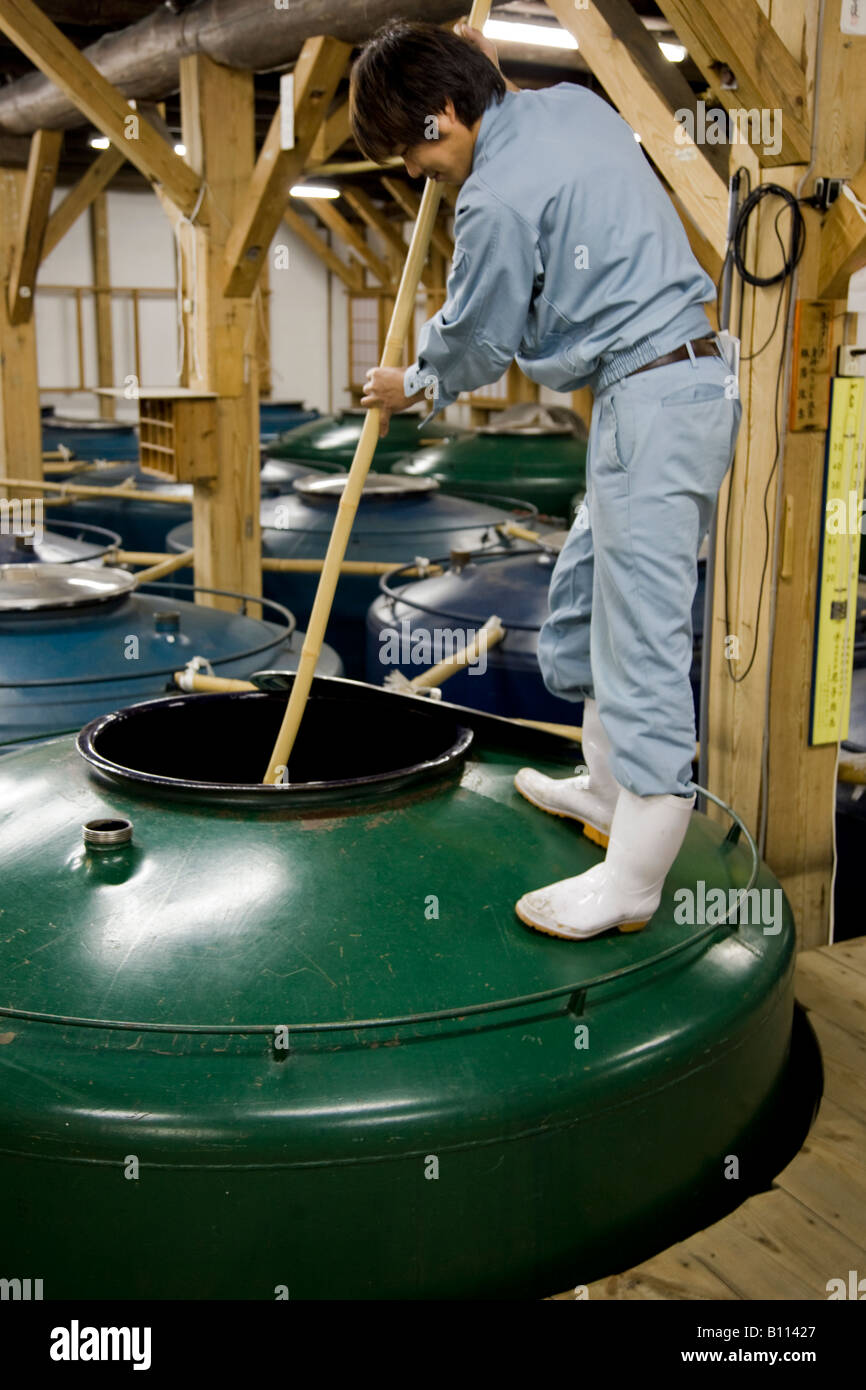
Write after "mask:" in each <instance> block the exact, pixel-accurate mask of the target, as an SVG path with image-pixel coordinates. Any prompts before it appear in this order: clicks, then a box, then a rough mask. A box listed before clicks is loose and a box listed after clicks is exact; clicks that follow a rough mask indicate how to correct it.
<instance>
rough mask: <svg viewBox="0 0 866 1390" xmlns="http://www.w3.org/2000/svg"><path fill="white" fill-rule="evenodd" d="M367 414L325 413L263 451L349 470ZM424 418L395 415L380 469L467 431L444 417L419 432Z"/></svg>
mask: <svg viewBox="0 0 866 1390" xmlns="http://www.w3.org/2000/svg"><path fill="white" fill-rule="evenodd" d="M367 414H368V412H367V411H366V410H341V411H339V412H338V413H337V414H336V415H322V416H320V417H319V419H317V420H310V421H308V422H307V423H306V424H303V425H297V426H296V427H295V428H293V429H290V430H287V431H286V432H285V434H281V435H280V436H279V438H278V439H274V440H270V441H269V442H268V443H267V444H265V446H264V448H263V450H262V453H263V455H264V457H265V459H288V460H290V461H291V462H293V463H306V464H309V465H311V466H313V467H322V466H323V465H328V466H330V467H334V466H339V467H341V468H346V469H348V468H349V467H350V466H351V463H352V460H353V458H354V457H355V450H356V449H357V447H358V441H359V439H360V438H361V431H362V430H363V428H364V421H365V420H366V418H367ZM422 418H423V417H422V415H421V414H420V413H417V412H415V411H409V412H407V413H406V414H403V415H392V417H391V422H390V425H389V428H388V433H387V435H386V436H385V438H384V439H380V440H379V442H378V444H377V445H376V471H377V472H379V473H390V471H391V467H392V465H393V464H395V463H396V462H397V460H398V459H402V458H405V456H406V455H407V454H409V453H412V452H414V450H416V449H423V448H425V447H427V446H429V445H430V442H431V441H433V440H444V439H457V438H460V436H461V435H463V434H465V433H466V431H465V430H461V429H460V427H459V426H457V425H446V424H445V422H444V421H443V420H431V421H430V423H429V425H425V427H424V430H423V432H422V433H419V430H418V427H419V425H420V424H421V420H422ZM502 490H503V489H502V488H500V489H499V491H500V492H502Z"/></svg>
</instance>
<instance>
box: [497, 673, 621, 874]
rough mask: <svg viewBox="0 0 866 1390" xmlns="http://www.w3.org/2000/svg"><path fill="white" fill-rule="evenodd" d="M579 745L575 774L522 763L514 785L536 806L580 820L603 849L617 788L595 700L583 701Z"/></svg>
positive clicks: (586, 833) (605, 844)
mask: <svg viewBox="0 0 866 1390" xmlns="http://www.w3.org/2000/svg"><path fill="white" fill-rule="evenodd" d="M582 747H583V756H584V757H585V759H586V769H585V770H582V771H580V772H578V774H577V776H576V777H559V778H557V777H545V775H544V773H543V772H536V771H535V769H534V768H531V767H522V768H521V769H520V771H519V772H518V774H517V776H516V777H515V779H514V785H515V787H516V788H517V790H518V791H519V792H520V795H521V796H525V797H526V800H527V801H531V802H532V804H533V806H537V807H538V808H539V810H541V811H549V812H550V814H551V815H552V816H568V817H570V819H572V820H577V821H580V822H581V824H582V826H583V833H584V835H586V836H587V838H588V839H590V840H592V841H594V843H595V844H597V845H601V847H602V849H606V848H607V843H608V839H609V837H610V823H611V821H612V820H613V813H614V808H615V807H616V799H617V797H618V796H619V790H620V788H619V783H618V782H617V781H616V779H615V778H614V775H613V773H612V772H611V770H610V751H611V749H610V742H609V740H608V737H607V734H606V733H605V732H604V729H603V728H602V724H601V720H600V719H599V717H598V705H597V704H596V702H595V700H585V701H584V705H583V742H582Z"/></svg>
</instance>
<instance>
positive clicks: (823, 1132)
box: [560, 937, 866, 1301]
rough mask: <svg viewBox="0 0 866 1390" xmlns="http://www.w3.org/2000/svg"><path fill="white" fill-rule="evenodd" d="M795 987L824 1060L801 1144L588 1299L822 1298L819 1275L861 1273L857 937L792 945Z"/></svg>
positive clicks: (860, 956) (863, 953) (863, 1037)
mask: <svg viewBox="0 0 866 1390" xmlns="http://www.w3.org/2000/svg"><path fill="white" fill-rule="evenodd" d="M796 993H797V998H798V1000H799V1001H800V1003H801V1004H802V1005H803V1006H804V1008H806V1009H807V1010H808V1011H809V1021H810V1023H811V1025H812V1027H813V1029H814V1030H815V1033H816V1036H817V1038H818V1041H819V1043H820V1046H821V1053H822V1058H823V1064H824V1094H823V1097H822V1100H821V1107H820V1110H819V1112H818V1115H817V1118H816V1120H815V1123H814V1125H813V1127H812V1130H811V1131H810V1134H809V1137H808V1139H807V1140H806V1143H805V1144H804V1145H803V1148H802V1149H801V1150H800V1152H799V1153H798V1154H797V1155H796V1157H795V1158H794V1159H792V1161H791V1162H790V1163H789V1165H788V1167H787V1168H785V1169H784V1170H783V1171H782V1172H781V1173H780V1174H779V1176H778V1177H777V1178H776V1180H775V1183H774V1185H773V1188H772V1190H771V1191H769V1192H762V1193H760V1194H759V1195H758V1196H757V1197H752V1198H750V1199H749V1201H747V1202H744V1203H743V1205H742V1206H741V1207H739V1208H738V1209H737V1210H736V1211H735V1212H732V1213H731V1214H730V1216H726V1217H725V1218H724V1220H722V1221H718V1222H716V1224H715V1225H714V1226H710V1227H708V1228H707V1230H705V1231H699V1232H697V1233H696V1234H695V1235H693V1236H690V1237H689V1238H688V1240H684V1241H682V1242H681V1243H680V1244H679V1245H674V1246H672V1247H671V1249H670V1250H665V1251H663V1252H662V1253H661V1254H659V1255H656V1256H654V1257H653V1258H652V1259H650V1260H646V1261H645V1262H644V1263H643V1264H641V1265H638V1266H637V1267H636V1268H635V1269H630V1270H627V1271H625V1272H624V1273H622V1274H616V1275H612V1276H610V1277H609V1278H606V1279H599V1280H597V1281H596V1282H595V1283H593V1284H590V1285H589V1290H588V1292H589V1297H590V1298H591V1299H603V1300H606V1301H610V1300H612V1299H613V1300H623V1299H686V1300H688V1299H763V1298H766V1299H780V1300H789V1299H805V1300H817V1299H821V1300H825V1299H826V1298H827V1281H828V1280H829V1279H832V1278H841V1279H845V1280H846V1281H847V1278H848V1271H849V1270H851V1269H855V1270H858V1271H859V1273H860V1274H861V1275H866V937H863V938H859V939H858V940H856V941H845V942H842V943H840V944H839V945H838V946H824V947H821V948H820V949H819V950H815V951H806V952H804V953H803V954H802V955H801V956H800V958H799V960H798V963H797V990H796ZM573 1296H574V1295H573V1294H571V1295H568V1294H563V1295H560V1297H562V1298H568V1297H572V1298H573Z"/></svg>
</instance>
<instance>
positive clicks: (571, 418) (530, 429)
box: [478, 401, 587, 439]
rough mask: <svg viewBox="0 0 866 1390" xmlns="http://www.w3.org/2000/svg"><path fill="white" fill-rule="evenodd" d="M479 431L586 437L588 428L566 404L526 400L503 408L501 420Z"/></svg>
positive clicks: (482, 432)
mask: <svg viewBox="0 0 866 1390" xmlns="http://www.w3.org/2000/svg"><path fill="white" fill-rule="evenodd" d="M478 433H479V434H500V435H501V434H517V435H524V434H530V435H532V434H567V435H571V436H572V437H573V438H575V439H586V437H587V430H586V426H585V425H584V423H583V421H582V420H581V418H580V416H579V415H576V414H575V412H574V411H573V410H569V408H568V407H567V406H564V405H540V404H538V403H537V402H535V401H525V402H521V403H520V404H518V405H514V406H511V407H510V408H509V409H508V410H503V412H502V414H501V415H500V416H499V418H498V420H495V421H493V422H491V423H490V424H489V425H483V426H482V427H481V429H479V431H478Z"/></svg>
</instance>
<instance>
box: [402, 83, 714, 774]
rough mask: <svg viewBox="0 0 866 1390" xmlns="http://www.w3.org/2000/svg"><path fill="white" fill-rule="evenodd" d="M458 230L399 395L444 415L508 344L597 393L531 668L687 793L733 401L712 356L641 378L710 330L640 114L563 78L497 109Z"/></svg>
mask: <svg viewBox="0 0 866 1390" xmlns="http://www.w3.org/2000/svg"><path fill="white" fill-rule="evenodd" d="M454 243H455V244H454V258H453V263H452V269H451V273H450V275H449V277H448V285H447V298H446V301H445V304H444V305H443V307H442V308H441V309H440V311H439V312H438V313H437V314H435V315H434V316H433V318H432V319H430V320H429V321H428V322H427V323H426V324H425V325H424V327H423V329H422V330H421V333H420V334H419V339H418V359H417V361H416V362H415V363H414V364H413V365H412V366H411V367H410V368H409V369H408V370H407V372H406V374H405V379H404V389H405V392H406V394H407V395H414V394H415V393H416V392H417V391H419V390H422V389H424V390H425V391H426V393H427V395H428V398H430V399H431V400H432V402H433V407H434V409H433V414H435V413H437V412H438V411H439V410H441V409H443V408H444V407H445V406H447V405H449V404H451V403H452V402H453V401H454V400H456V399H457V396H458V395H459V394H460V393H461V392H462V391H471V390H474V389H475V388H476V387H478V386H483V385H486V384H488V383H489V382H492V381H496V380H498V379H499V377H501V375H502V373H503V372H504V371H505V370H506V369H507V367H508V365H509V363H510V362H511V361H512V359H514V358H515V357H516V359H517V363H518V365H519V366H520V367H521V369H522V370H523V371H524V372H525V374H526V375H527V376H528V377H529V378H530V379H531V380H533V381H536V382H538V383H539V384H541V385H544V386H549V387H552V388H553V389H554V390H557V391H573V390H577V389H578V388H579V387H581V386H590V387H591V388H592V390H593V393H594V406H593V415H592V426H591V429H590V436H589V448H588V453H587V497H586V502H585V504H584V506H583V507H582V508H581V510H580V511H579V512H578V515H577V517H576V519H575V523H574V525H573V527H572V529H571V531H570V533H569V536H568V540H567V542H566V544H565V545H564V547H563V549H562V552H561V554H560V556H559V560H558V562H557V565H556V567H555V569H554V572H553V576H552V580H551V587H550V616H549V618H548V620H547V622H546V623H545V624H544V626H543V628H542V631H541V635H540V640H539V652H538V655H539V663H540V665H541V671H542V675H543V677H544V681H545V684H546V685H547V687H548V689H550V690H551V691H552V692H553V693H554V694H556V695H559V696H562V697H563V698H564V699H567V700H573V701H580V700H583V699H584V698H585V697H587V696H593V695H594V697H595V699H596V700H597V701H598V709H599V716H600V718H601V721H602V724H603V725H604V728H605V731H606V733H607V735H608V738H609V739H610V742H611V746H612V749H613V753H612V758H611V765H612V770H613V772H614V775H615V777H616V778H617V781H618V782H619V783H620V785H621V786H624V787H627V788H628V789H629V790H630V791H633V792H635V793H636V794H637V795H639V796H648V795H652V794H657V793H678V794H680V795H687V794H690V792H691V790H692V789H693V785H692V782H691V761H692V757H693V753H694V743H695V720H694V706H693V700H692V693H691V686H690V683H689V669H690V666H691V660H692V626H691V612H692V603H693V600H694V594H695V589H696V585H697V552H698V548H699V546H700V542H701V540H702V538H703V536H704V534H705V533H706V530H707V527H708V525H709V522H710V519H711V516H712V510H713V505H714V502H715V498H716V495H717V493H718V489H719V487H720V485H721V482H722V479H723V478H724V475H725V473H726V471H727V469H728V467H729V465H730V461H731V458H732V456H733V450H734V444H735V442H736V434H737V429H738V427H739V421H740V403H739V400H738V392H737V389H736V378H735V377H734V376H733V375H732V374H731V371H730V368H729V366H728V364H727V362H726V361H725V360H724V358H723V357H722V355H721V352H720V354H719V356H718V357H696V356H695V355H694V354H693V353H690V356H689V359H688V360H686V361H684V362H678V363H673V364H670V365H667V366H663V367H654V368H652V369H651V370H650V371H647V372H642V373H640V374H639V375H637V376H633V375H631V373H634V372H635V371H636V370H637V369H638V368H640V367H643V366H646V365H648V364H649V363H650V362H652V361H654V360H655V359H656V358H657V357H660V356H662V355H664V354H666V353H668V352H670V351H672V350H673V349H674V348H678V347H681V346H682V345H683V344H686V343H689V342H690V341H691V340H692V339H695V338H703V337H706V336H707V335H708V333H709V332H710V325H709V321H708V319H707V314H706V310H705V308H704V305H705V304H706V303H708V302H709V301H711V300H712V299H713V298H714V297H715V287H714V286H713V283H712V281H711V280H710V279H709V277H708V276H707V275H705V274H704V272H703V271H702V270H701V268H700V266H699V265H698V263H697V261H696V260H695V259H694V257H693V255H692V253H691V249H690V247H689V244H688V240H687V238H686V235H685V232H684V230H683V227H682V224H681V222H680V220H679V217H678V216H677V213H676V211H675V210H674V207H673V205H672V203H671V201H670V198H669V197H668V195H667V194H666V193H665V191H664V189H663V187H662V185H661V183H660V182H659V180H658V178H657V177H656V175H655V174H654V173H653V171H652V169H651V167H650V165H649V164H648V162H647V160H646V158H645V156H644V155H643V153H642V152H641V150H640V148H639V146H638V144H637V142H636V141H635V139H634V134H633V132H632V130H631V128H630V127H629V126H628V125H627V124H626V122H625V121H623V120H622V119H621V117H620V116H618V115H617V114H616V112H615V111H614V110H613V109H612V108H611V107H610V106H608V105H607V103H606V102H604V101H603V100H602V99H601V98H600V97H597V96H595V95H594V94H593V93H591V92H589V91H587V90H586V89H584V88H581V87H576V86H574V85H571V84H562V85H560V86H557V87H551V88H547V89H545V90H543V91H539V92H531V91H525V92H509V93H506V95H505V97H504V98H503V99H502V101H501V102H497V101H494V102H492V103H491V104H490V105H489V106H488V107H487V109H486V110H485V112H484V114H483V116H482V118H481V125H480V128H479V131H478V136H477V140H476V144H475V151H474V157H473V165H472V172H471V174H470V175H469V178H468V179H467V180H466V182H465V183H464V184H463V186H462V188H461V190H460V195H459V197H458V199H457V204H456V208H455V218H454Z"/></svg>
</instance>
